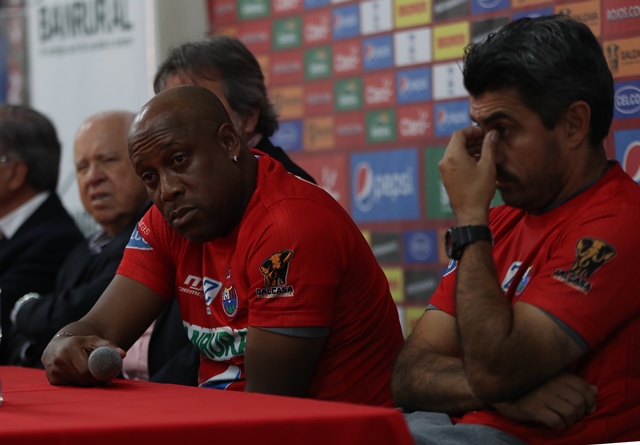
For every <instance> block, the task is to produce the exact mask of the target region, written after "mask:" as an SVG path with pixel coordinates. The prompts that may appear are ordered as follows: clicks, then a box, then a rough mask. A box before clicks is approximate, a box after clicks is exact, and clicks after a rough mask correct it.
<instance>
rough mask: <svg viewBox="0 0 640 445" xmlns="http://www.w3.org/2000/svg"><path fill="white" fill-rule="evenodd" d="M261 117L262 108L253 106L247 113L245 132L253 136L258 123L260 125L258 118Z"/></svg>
mask: <svg viewBox="0 0 640 445" xmlns="http://www.w3.org/2000/svg"><path fill="white" fill-rule="evenodd" d="M259 118H260V110H259V109H258V108H252V109H251V111H249V113H248V114H247V119H246V120H245V121H244V125H243V128H242V130H243V131H244V134H246V135H249V136H252V135H253V134H254V133H255V131H256V125H258V119H259Z"/></svg>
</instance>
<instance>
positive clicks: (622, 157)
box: [614, 130, 640, 183]
mask: <svg viewBox="0 0 640 445" xmlns="http://www.w3.org/2000/svg"><path fill="white" fill-rule="evenodd" d="M614 139H615V146H616V159H618V161H620V164H621V165H622V168H623V169H624V171H625V172H627V174H628V175H629V176H631V177H632V178H633V180H634V181H636V182H639V183H640V130H624V131H616V132H615V133H614Z"/></svg>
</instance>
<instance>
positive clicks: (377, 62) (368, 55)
mask: <svg viewBox="0 0 640 445" xmlns="http://www.w3.org/2000/svg"><path fill="white" fill-rule="evenodd" d="M362 64H363V66H364V69H365V70H366V71H371V70H378V69H382V68H390V67H392V66H393V44H392V40H391V35H386V36H379V37H373V38H369V39H364V40H363V41H362Z"/></svg>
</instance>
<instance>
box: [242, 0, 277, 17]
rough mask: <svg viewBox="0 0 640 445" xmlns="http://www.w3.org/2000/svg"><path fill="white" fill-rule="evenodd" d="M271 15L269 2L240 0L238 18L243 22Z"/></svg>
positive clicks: (267, 0)
mask: <svg viewBox="0 0 640 445" xmlns="http://www.w3.org/2000/svg"><path fill="white" fill-rule="evenodd" d="M267 15H269V0H239V1H238V17H239V18H240V19H241V20H246V19H253V18H256V17H266V16H267Z"/></svg>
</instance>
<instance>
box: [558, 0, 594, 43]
mask: <svg viewBox="0 0 640 445" xmlns="http://www.w3.org/2000/svg"><path fill="white" fill-rule="evenodd" d="M555 12H556V14H562V15H566V16H569V17H571V18H574V19H576V20H578V21H579V22H582V23H584V24H585V25H587V26H588V27H589V28H590V29H591V32H593V34H594V35H595V36H596V37H599V36H600V0H592V1H587V2H579V3H570V4H567V5H560V6H556V8H555Z"/></svg>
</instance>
